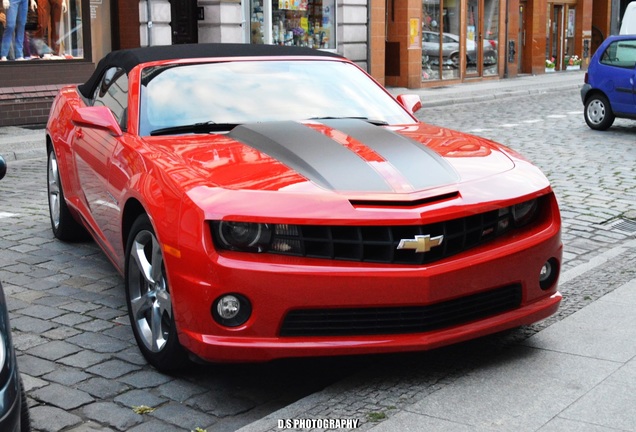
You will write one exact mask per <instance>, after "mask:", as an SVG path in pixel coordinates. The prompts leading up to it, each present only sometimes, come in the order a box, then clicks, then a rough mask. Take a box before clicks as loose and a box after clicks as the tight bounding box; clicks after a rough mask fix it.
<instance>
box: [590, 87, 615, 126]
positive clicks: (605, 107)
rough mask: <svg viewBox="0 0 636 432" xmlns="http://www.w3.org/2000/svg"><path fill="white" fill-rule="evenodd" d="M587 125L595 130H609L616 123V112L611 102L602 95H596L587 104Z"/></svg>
mask: <svg viewBox="0 0 636 432" xmlns="http://www.w3.org/2000/svg"><path fill="white" fill-rule="evenodd" d="M583 113H584V116H585V123H587V125H588V126H589V127H590V128H592V129H594V130H600V131H603V130H607V129H609V128H610V126H612V124H613V123H614V119H615V118H616V117H615V116H614V112H613V111H612V107H611V105H610V103H609V100H608V99H607V98H606V97H605V96H604V95H602V94H595V95H592V96H590V98H589V99H588V100H587V102H585V110H584V112H583Z"/></svg>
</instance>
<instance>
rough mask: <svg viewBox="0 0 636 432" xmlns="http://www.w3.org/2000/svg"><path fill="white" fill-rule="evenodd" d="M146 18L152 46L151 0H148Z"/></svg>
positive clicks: (147, 34)
mask: <svg viewBox="0 0 636 432" xmlns="http://www.w3.org/2000/svg"><path fill="white" fill-rule="evenodd" d="M146 20H147V22H146V38H147V39H148V46H152V32H151V30H152V11H151V7H150V0H146Z"/></svg>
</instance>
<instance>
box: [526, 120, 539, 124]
mask: <svg viewBox="0 0 636 432" xmlns="http://www.w3.org/2000/svg"><path fill="white" fill-rule="evenodd" d="M542 121H543V120H542V119H533V120H524V121H523V122H524V123H528V124H532V123H541V122H542Z"/></svg>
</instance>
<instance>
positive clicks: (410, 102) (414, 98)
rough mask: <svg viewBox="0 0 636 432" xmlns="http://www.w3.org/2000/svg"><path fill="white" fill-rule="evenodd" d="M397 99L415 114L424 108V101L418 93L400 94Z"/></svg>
mask: <svg viewBox="0 0 636 432" xmlns="http://www.w3.org/2000/svg"><path fill="white" fill-rule="evenodd" d="M397 101H398V102H399V103H400V105H402V106H403V107H404V108H405V109H406V110H407V111H408V112H409V113H411V114H415V113H416V112H418V111H419V110H420V109H421V108H422V101H421V100H420V97H419V96H418V95H416V94H406V95H399V96H398V97H397Z"/></svg>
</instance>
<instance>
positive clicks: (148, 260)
mask: <svg viewBox="0 0 636 432" xmlns="http://www.w3.org/2000/svg"><path fill="white" fill-rule="evenodd" d="M124 277H125V279H126V281H125V282H126V301H127V303H128V315H129V317H130V323H131V325H132V329H133V333H134V335H135V339H136V341H137V345H138V346H139V350H140V351H141V353H142V354H143V356H144V357H145V358H146V360H147V361H148V363H150V364H151V365H153V366H154V367H155V368H157V369H158V370H159V371H162V372H169V371H173V370H176V369H180V368H182V367H184V366H185V365H186V364H187V363H188V355H187V352H186V351H185V349H184V348H183V347H182V346H181V344H180V343H179V338H178V336H177V328H176V325H175V320H174V314H173V311H172V297H171V295H170V289H169V287H168V278H167V275H166V268H165V265H164V261H163V253H162V251H161V245H160V244H159V242H158V241H157V237H156V235H155V231H154V229H153V227H152V224H151V223H150V219H149V218H148V216H147V215H145V214H142V215H140V216H139V217H137V219H136V220H135V222H134V223H133V225H132V228H131V229H130V235H129V236H128V244H127V246H126V267H125V271H124Z"/></svg>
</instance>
